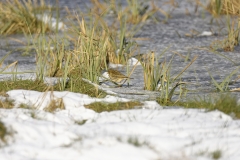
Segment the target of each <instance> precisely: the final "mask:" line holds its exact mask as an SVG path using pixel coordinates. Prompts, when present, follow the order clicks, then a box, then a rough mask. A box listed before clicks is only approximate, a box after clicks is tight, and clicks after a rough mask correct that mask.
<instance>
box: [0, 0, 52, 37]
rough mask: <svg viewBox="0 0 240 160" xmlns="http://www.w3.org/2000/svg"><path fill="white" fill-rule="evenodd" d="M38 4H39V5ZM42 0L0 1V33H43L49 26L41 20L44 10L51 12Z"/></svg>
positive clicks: (48, 29) (49, 28)
mask: <svg viewBox="0 0 240 160" xmlns="http://www.w3.org/2000/svg"><path fill="white" fill-rule="evenodd" d="M39 4H40V5H39ZM51 10H52V9H51V8H50V7H49V6H47V5H46V4H45V2H44V0H40V2H39V1H37V0H34V1H32V0H26V1H20V0H6V1H3V2H0V34H4V35H9V34H16V33H29V32H30V33H45V32H48V31H50V30H51V27H50V26H48V25H47V24H45V23H44V22H43V21H41V20H40V19H39V18H38V16H39V17H43V16H44V13H43V12H44V11H48V12H51Z"/></svg>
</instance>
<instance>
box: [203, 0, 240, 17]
mask: <svg viewBox="0 0 240 160" xmlns="http://www.w3.org/2000/svg"><path fill="white" fill-rule="evenodd" d="M239 6H240V2H239V0H210V2H209V4H208V6H207V7H206V9H207V10H208V11H209V12H210V13H211V14H212V15H214V16H219V15H221V14H231V15H239V13H240V9H239Z"/></svg>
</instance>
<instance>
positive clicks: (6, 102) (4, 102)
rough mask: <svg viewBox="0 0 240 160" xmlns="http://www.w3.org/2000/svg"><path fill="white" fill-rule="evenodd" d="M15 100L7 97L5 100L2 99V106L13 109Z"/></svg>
mask: <svg viewBox="0 0 240 160" xmlns="http://www.w3.org/2000/svg"><path fill="white" fill-rule="evenodd" d="M13 102H14V101H13V100H11V99H9V98H6V99H5V100H0V108H4V109H12V108H13V107H14V103H13Z"/></svg>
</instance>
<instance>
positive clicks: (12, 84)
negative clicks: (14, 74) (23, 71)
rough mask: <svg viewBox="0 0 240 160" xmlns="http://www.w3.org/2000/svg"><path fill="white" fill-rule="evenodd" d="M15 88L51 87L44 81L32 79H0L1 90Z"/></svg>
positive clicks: (37, 89)
mask: <svg viewBox="0 0 240 160" xmlns="http://www.w3.org/2000/svg"><path fill="white" fill-rule="evenodd" d="M13 89H26V90H36V91H46V90H48V89H49V86H47V85H46V84H44V83H43V82H42V81H32V80H16V81H0V91H1V92H7V91H9V90H13Z"/></svg>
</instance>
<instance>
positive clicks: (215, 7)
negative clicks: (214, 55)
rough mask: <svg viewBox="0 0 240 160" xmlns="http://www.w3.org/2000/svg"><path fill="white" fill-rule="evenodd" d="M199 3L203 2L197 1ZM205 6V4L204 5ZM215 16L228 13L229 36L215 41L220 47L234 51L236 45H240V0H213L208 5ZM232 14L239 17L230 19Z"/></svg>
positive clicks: (207, 8) (208, 8)
mask: <svg viewBox="0 0 240 160" xmlns="http://www.w3.org/2000/svg"><path fill="white" fill-rule="evenodd" d="M197 2H198V4H201V3H200V2H199V1H197ZM201 5H202V4H201ZM202 6H203V5H202ZM206 10H208V11H209V12H210V13H211V14H212V15H213V16H215V17H218V16H219V15H223V14H224V15H227V20H226V24H227V27H228V36H227V38H226V39H224V40H223V41H217V42H215V43H214V45H216V46H217V47H218V48H223V49H224V50H225V51H233V50H234V48H235V46H237V45H239V33H240V21H239V19H240V1H239V0H211V1H210V3H209V5H208V7H206ZM231 15H236V16H237V17H238V18H233V19H232V20H230V19H231V18H230V16H231Z"/></svg>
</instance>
